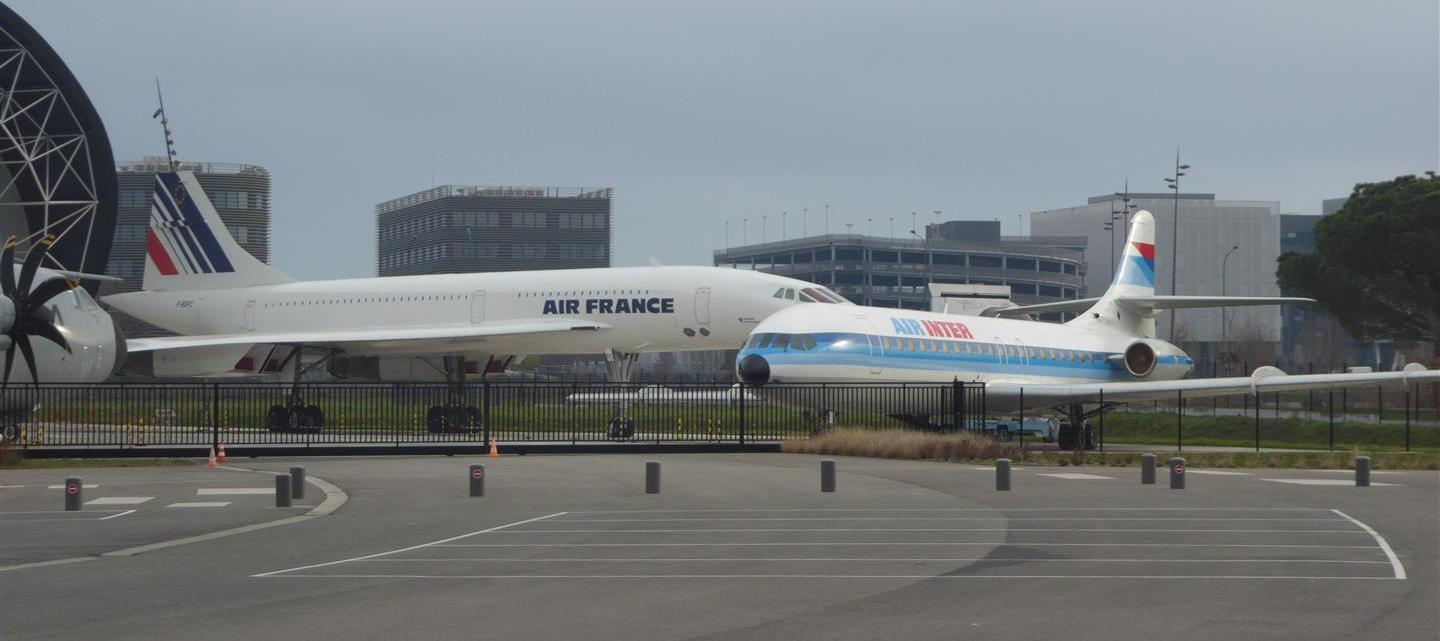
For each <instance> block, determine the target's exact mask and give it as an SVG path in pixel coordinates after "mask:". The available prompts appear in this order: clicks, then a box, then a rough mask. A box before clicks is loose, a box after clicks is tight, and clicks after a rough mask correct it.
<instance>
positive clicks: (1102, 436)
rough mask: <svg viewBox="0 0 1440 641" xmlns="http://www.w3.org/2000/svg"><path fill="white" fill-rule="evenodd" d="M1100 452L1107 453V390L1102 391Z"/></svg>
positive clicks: (1102, 389)
mask: <svg viewBox="0 0 1440 641" xmlns="http://www.w3.org/2000/svg"><path fill="white" fill-rule="evenodd" d="M1099 412H1100V451H1101V452H1104V451H1105V414H1106V412H1105V389H1104V388H1101V389H1100V407H1099Z"/></svg>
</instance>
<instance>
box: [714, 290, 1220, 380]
mask: <svg viewBox="0 0 1440 641" xmlns="http://www.w3.org/2000/svg"><path fill="white" fill-rule="evenodd" d="M797 336H799V337H802V338H801V339H800V345H799V347H800V348H799V349H797V348H796V345H795V341H796V339H795V337H797ZM781 337H783V338H781ZM1137 342H1143V343H1144V344H1145V346H1146V347H1148V349H1149V350H1151V351H1153V357H1154V361H1153V368H1147V367H1145V363H1144V362H1133V361H1132V363H1131V366H1130V367H1127V364H1126V362H1125V358H1126V352H1127V350H1128V349H1132V346H1134V345H1135V344H1136V343H1137ZM1136 349H1140V351H1142V352H1143V351H1144V349H1143V348H1136ZM752 355H753V356H756V357H757V358H759V359H763V363H764V368H765V376H764V378H765V381H759V380H757V379H758V378H759V377H758V376H757V375H756V373H757V372H758V370H756V371H755V372H750V373H747V372H746V371H745V370H746V365H745V362H746V359H747V358H748V357H750V356H752ZM1144 356H1145V354H1143V353H1142V354H1139V355H1137V356H1136V357H1137V358H1140V357H1144ZM736 362H737V364H738V365H739V368H740V370H741V372H740V373H741V378H742V379H744V380H747V381H749V382H769V381H775V382H836V383H863V382H916V383H920V382H951V381H954V380H957V379H958V380H961V381H975V382H991V381H1006V382H1017V383H1097V382H1106V381H1127V382H1128V381H1136V380H1140V379H1142V378H1143V379H1145V380H1175V379H1180V378H1184V377H1185V375H1186V374H1188V373H1189V372H1190V370H1191V368H1192V367H1193V365H1194V363H1193V361H1192V360H1191V359H1190V357H1189V356H1188V355H1186V354H1185V352H1183V351H1181V350H1180V349H1179V348H1178V347H1175V346H1174V345H1171V344H1170V343H1167V342H1165V341H1162V340H1158V339H1154V338H1141V337H1137V336H1134V335H1133V334H1127V333H1124V332H1122V331H1118V330H1113V329H1107V328H1105V327H1103V326H1099V327H1097V326H1086V327H1077V326H1073V325H1057V324H1054V323H1042V322H1035V321H1026V320H1010V319H1001V318H988V317H979V316H958V315H952V314H941V313H934V312H920V311H908V310H900V309H892V308H881V307H860V306H856V307H844V308H830V307H828V306H806V307H797V308H793V309H787V310H782V311H780V312H777V313H776V314H775V315H774V316H772V317H770V318H769V319H767V320H765V321H764V322H763V323H762V324H761V325H760V326H759V327H757V328H756V329H755V331H754V333H753V334H752V337H751V340H750V342H748V343H747V344H746V347H745V349H743V350H741V352H740V353H739V355H738V357H737V360H736ZM750 362H751V364H752V367H754V368H758V367H759V366H760V365H759V363H761V362H762V361H757V360H754V359H751V361H750ZM1137 373H1138V374H1141V375H1138V376H1137Z"/></svg>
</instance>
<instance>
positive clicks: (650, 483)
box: [645, 461, 660, 494]
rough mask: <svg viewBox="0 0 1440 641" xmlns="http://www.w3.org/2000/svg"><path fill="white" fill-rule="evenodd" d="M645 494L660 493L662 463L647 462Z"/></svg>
mask: <svg viewBox="0 0 1440 641" xmlns="http://www.w3.org/2000/svg"><path fill="white" fill-rule="evenodd" d="M645 493H646V494H659V493H660V461H645Z"/></svg>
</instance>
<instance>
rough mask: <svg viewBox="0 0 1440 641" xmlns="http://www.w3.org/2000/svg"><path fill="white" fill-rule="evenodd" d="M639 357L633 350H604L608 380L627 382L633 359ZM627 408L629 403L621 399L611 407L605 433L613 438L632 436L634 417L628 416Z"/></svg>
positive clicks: (633, 362) (633, 433)
mask: <svg viewBox="0 0 1440 641" xmlns="http://www.w3.org/2000/svg"><path fill="white" fill-rule="evenodd" d="M639 359H640V355H639V354H636V353H634V352H617V351H615V350H613V349H607V350H605V373H606V374H607V375H608V378H609V379H610V382H612V383H620V384H622V385H624V384H626V383H629V382H630V372H631V370H632V369H633V368H634V367H635V361H637V360H639ZM627 387H628V386H627ZM629 410H630V404H629V403H628V402H625V401H621V402H619V403H617V404H615V406H614V407H613V408H611V416H610V422H609V423H608V424H607V425H606V435H608V436H609V437H610V438H613V439H625V438H634V436H635V419H633V418H631V417H630V416H629Z"/></svg>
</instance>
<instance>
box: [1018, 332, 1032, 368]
mask: <svg viewBox="0 0 1440 641" xmlns="http://www.w3.org/2000/svg"><path fill="white" fill-rule="evenodd" d="M1015 349H1017V350H1019V352H1020V356H1019V358H1016V359H1015V363H1016V364H1017V365H1022V366H1024V365H1029V364H1030V350H1029V348H1027V347H1026V346H1025V341H1022V340H1020V339H1018V338H1017V339H1015Z"/></svg>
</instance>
